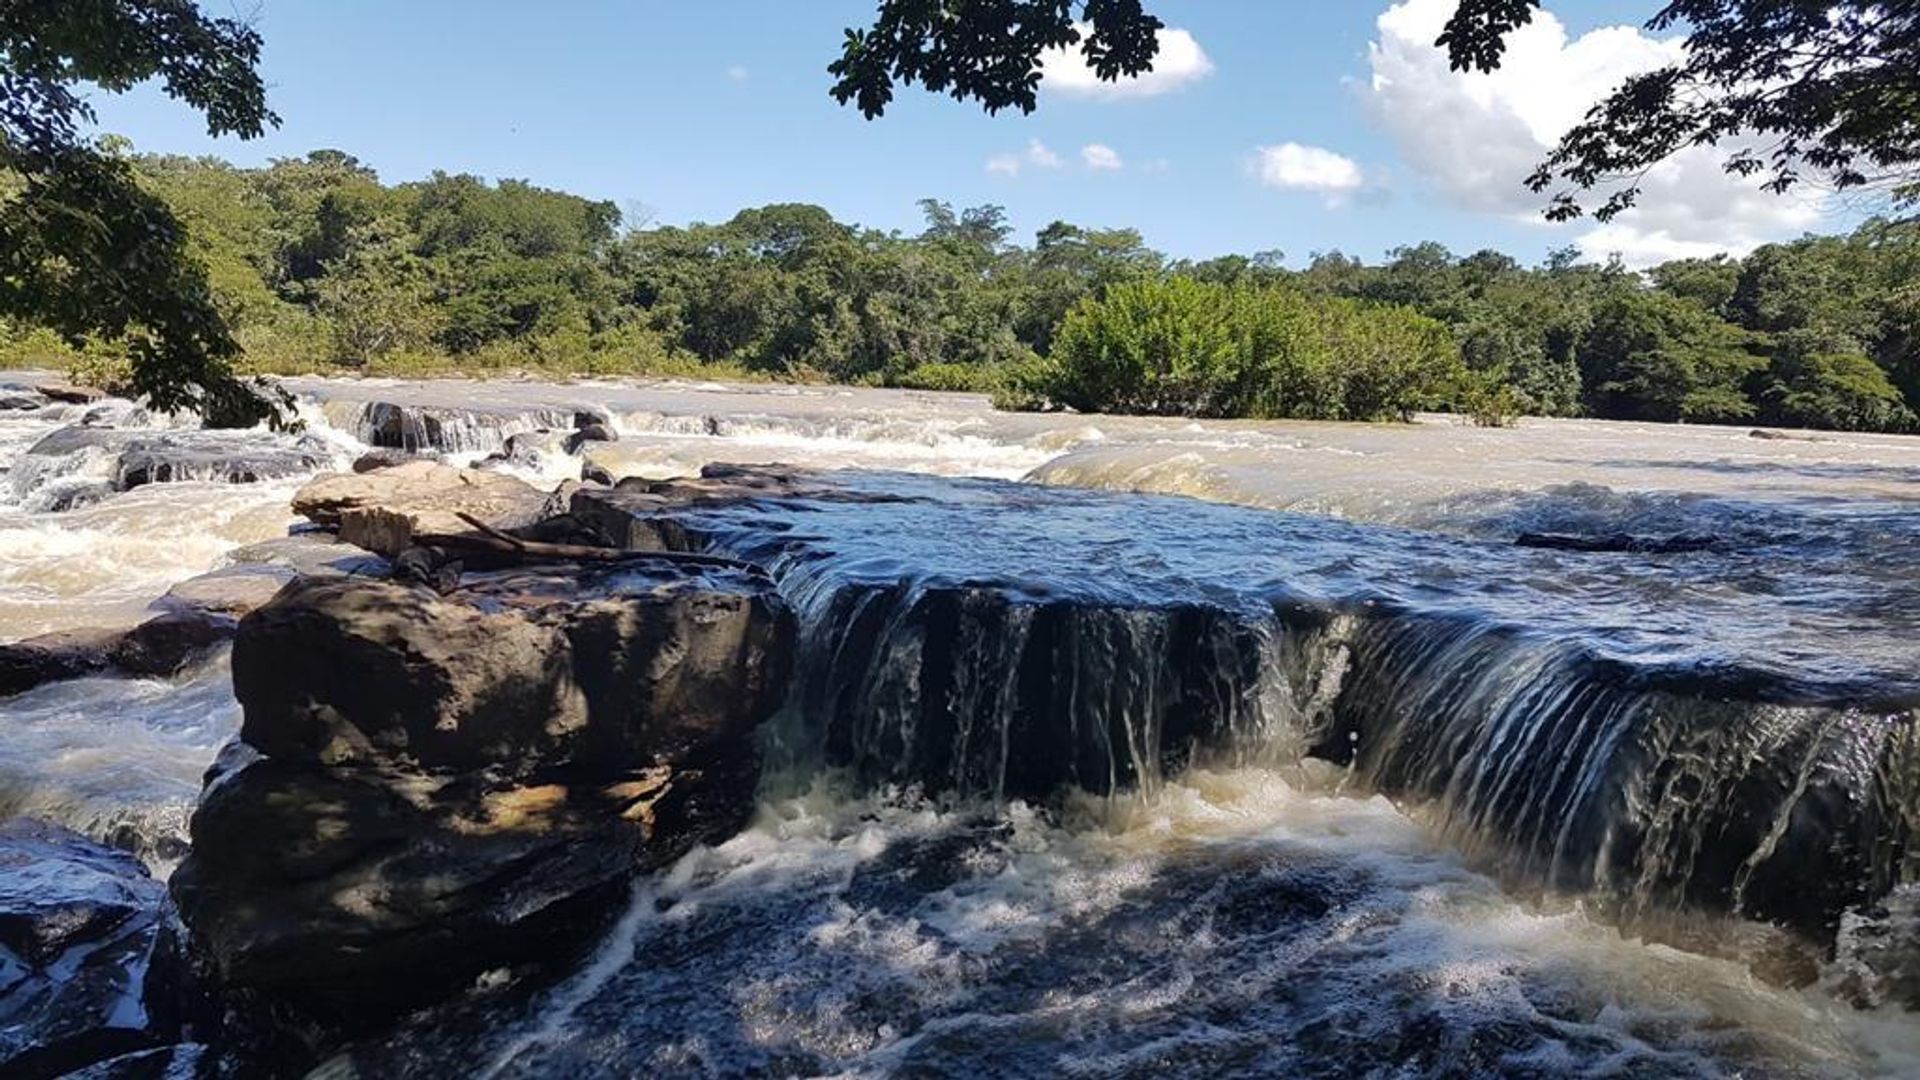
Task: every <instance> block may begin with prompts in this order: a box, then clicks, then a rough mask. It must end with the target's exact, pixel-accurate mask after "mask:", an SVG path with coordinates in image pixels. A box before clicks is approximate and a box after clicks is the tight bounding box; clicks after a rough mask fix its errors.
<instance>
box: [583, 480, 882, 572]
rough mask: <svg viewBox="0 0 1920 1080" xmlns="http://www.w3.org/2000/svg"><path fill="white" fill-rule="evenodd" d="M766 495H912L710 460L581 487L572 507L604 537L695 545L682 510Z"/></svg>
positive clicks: (673, 547) (674, 547)
mask: <svg viewBox="0 0 1920 1080" xmlns="http://www.w3.org/2000/svg"><path fill="white" fill-rule="evenodd" d="M762 499H818V500H821V501H824V502H900V501H908V500H905V499H902V498H900V497H898V496H893V495H889V494H887V493H885V492H879V491H860V492H855V491H852V490H849V489H848V488H846V487H845V486H843V485H839V484H835V483H833V482H832V481H830V480H827V479H823V477H822V475H821V474H819V473H817V472H815V471H813V470H809V469H799V468H790V467H787V466H782V465H759V466H738V465H708V466H706V467H705V468H703V469H701V470H700V475H699V476H697V477H678V478H673V479H667V480H649V479H646V478H644V477H637V476H629V477H626V478H625V479H622V480H620V481H619V482H618V483H616V484H615V485H614V486H613V487H612V489H610V490H609V489H601V488H587V489H582V490H581V491H580V492H579V493H577V494H576V495H575V496H574V497H573V501H572V503H571V507H570V510H571V513H572V515H573V517H574V518H575V519H576V520H577V521H579V522H580V524H581V525H582V526H583V527H585V528H587V529H589V530H591V531H592V532H594V533H595V534H596V535H598V536H599V537H600V538H601V539H602V540H603V541H604V542H605V543H608V544H611V545H612V546H614V547H622V548H627V549H630V550H633V551H693V550H698V548H699V546H700V543H699V541H697V540H695V539H693V538H692V537H691V535H690V534H689V532H688V530H687V529H686V527H685V522H684V520H683V518H682V516H681V511H685V510H688V509H695V508H699V507H706V506H721V505H736V504H747V503H752V502H754V501H756V500H762Z"/></svg>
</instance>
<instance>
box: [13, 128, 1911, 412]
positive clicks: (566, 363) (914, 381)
mask: <svg viewBox="0 0 1920 1080" xmlns="http://www.w3.org/2000/svg"><path fill="white" fill-rule="evenodd" d="M121 152H122V153H123V154H124V148H121ZM127 161H128V163H129V164H130V166H131V168H132V170H133V172H134V174H135V175H136V176H137V177H138V178H139V182H140V183H141V184H142V185H143V186H144V187H145V188H146V189H147V190H148V191H150V192H151V193H153V194H154V195H156V196H158V197H159V198H160V199H162V200H164V202H165V203H166V204H167V205H168V206H169V207H170V208H171V209H172V211H173V212H174V214H175V215H177V217H178V218H179V219H180V220H181V221H182V222H183V223H184V224H185V226H186V241H187V246H188V248H189V250H190V251H191V252H192V253H193V255H194V256H195V257H196V258H197V259H198V260H199V261H200V262H201V263H203V264H204V265H205V267H206V271H207V281H208V286H209V289H210V292H211V296H212V300H213V303H214V306H215V307H216V309H217V310H218V311H219V313H220V314H221V316H222V317H223V318H224V319H225V320H226V322H227V324H228V325H229V326H230V327H231V328H232V330H233V335H234V338H235V340H236V341H237V342H238V344H239V346H240V349H241V356H240V358H239V366H240V368H241V370H243V371H250V372H280V373H285V372H295V371H337V372H351V371H366V372H377V373H391V374H422V373H427V372H430V371H433V370H450V369H461V370H466V371H470V372H473V371H485V370H507V369H539V370H546V371H574V372H581V373H634V374H655V373H678V374H687V373H711V374H716V375H757V376H766V377H776V378H796V379H827V380H833V381H839V382H850V383H868V384H884V385H896V386H918V387H924V388H929V389H972V390H985V391H993V392H996V393H997V395H998V398H999V400H1000V401H1001V402H1002V403H1003V404H1008V405H1016V406H1021V407H1036V408H1044V407H1055V406H1070V407H1074V408H1079V409H1085V410H1105V411H1136V412H1160V413H1172V414H1181V415H1199V416H1268V417H1283V416H1310V417H1320V418H1335V419H1378V418H1385V417H1392V416H1397V415H1403V414H1405V413H1407V412H1410V411H1412V410H1415V409H1442V410H1451V411H1459V412H1471V413H1474V414H1476V415H1477V416H1481V417H1483V418H1489V419H1493V420H1498V419H1500V418H1501V417H1503V416H1505V415H1508V414H1530V415H1549V416H1576V415H1588V416H1597V417H1604V418H1618V419H1641V420H1667V421H1696V422H1733V421H1757V422H1764V423H1770V424H1781V425H1793V426H1806V427H1818V428H1839V429H1860V430H1886V431H1904V430H1912V429H1914V428H1915V426H1916V415H1917V414H1920V221H1915V220H1911V219H1910V220H1905V221H1887V220H1880V219H1876V220H1873V221H1869V222H1867V223H1866V224H1864V225H1862V226H1861V227H1860V228H1858V229H1856V230H1855V231H1854V232H1852V233H1851V234H1848V235H1845V236H1808V237H1805V238H1802V239H1800V240H1795V241H1791V242H1788V243H1781V244H1770V245H1766V246H1764V247H1762V248H1759V249H1757V250H1756V251H1754V252H1753V253H1752V254H1750V255H1748V256H1747V257H1745V258H1743V259H1732V258H1726V257H1720V258H1713V259H1682V260H1676V261H1673V262H1669V263H1665V264H1662V265H1660V266H1657V267H1654V268H1652V269H1650V270H1648V271H1646V272H1644V273H1636V272H1633V271H1630V270H1628V269H1626V268H1625V267H1624V266H1622V265H1620V264H1619V263H1618V262H1617V261H1615V262H1610V263H1606V264H1598V263H1593V262H1590V261H1583V260H1582V259H1581V258H1580V257H1579V256H1578V254H1577V253H1576V252H1574V251H1573V250H1571V249H1568V250H1562V251H1558V252H1555V253H1553V254H1552V255H1550V256H1549V257H1548V258H1547V259H1546V260H1545V261H1544V262H1543V263H1542V264H1541V265H1539V266H1536V267H1525V266H1522V265H1521V264H1519V263H1518V262H1517V261H1516V260H1514V259H1513V258H1511V257H1509V256H1507V255H1504V254H1501V253H1499V252H1496V251H1490V250H1488V251H1480V252H1475V253H1472V254H1469V255H1465V256H1459V255H1455V254H1454V253H1452V252H1450V251H1448V250H1447V249H1446V248H1445V247H1443V246H1441V245H1439V244H1435V243H1430V242H1429V243H1421V244H1415V245H1411V246H1407V247H1400V248H1395V249H1393V250H1392V251H1390V252H1388V253H1387V255H1386V258H1385V259H1384V260H1383V261H1381V262H1378V263H1366V262H1363V261H1361V260H1359V259H1356V258H1353V257H1351V256H1348V255H1345V254H1342V253H1340V252H1338V251H1334V252H1327V253H1316V254H1315V255H1314V256H1313V257H1312V259H1311V261H1310V263H1309V265H1308V266H1306V267H1305V268H1304V269H1299V270H1292V269H1288V268H1287V267H1286V266H1285V265H1284V264H1283V261H1282V257H1281V255H1280V254H1279V253H1277V252H1264V253H1256V254H1252V255H1225V256H1221V257H1219V258H1214V259H1207V260H1199V261H1195V260H1176V259H1170V258H1168V257H1167V256H1165V255H1163V254H1162V253H1160V252H1157V251H1154V250H1153V249H1151V248H1149V247H1148V246H1147V245H1146V244H1145V243H1144V242H1143V241H1142V239H1141V236H1140V234H1139V232H1138V231H1136V230H1134V229H1129V228H1089V227H1085V226H1080V225H1074V224H1069V223H1066V222H1055V223H1053V224H1050V225H1048V226H1047V227H1046V228H1043V229H1041V230H1039V232H1038V233H1037V234H1036V235H1035V237H1034V240H1033V242H1032V244H1030V245H1021V244H1018V243H1015V242H1014V239H1013V233H1012V229H1011V227H1010V226H1009V225H1008V224H1007V222H1006V218H1005V214H1004V211H1003V210H1002V209H1001V208H1000V207H997V206H980V207H972V208H965V209H955V208H953V207H952V206H950V205H949V204H947V203H944V202H940V201H937V200H932V199H928V200H922V201H921V203H920V206H921V210H922V212H923V215H924V218H925V224H924V227H923V228H922V230H921V231H920V232H918V233H914V234H903V233H900V232H882V231H879V230H874V229H867V228H862V227H859V226H857V225H853V224H848V223H843V222H840V221H837V220H835V219H834V218H833V217H832V215H831V214H829V213H828V212H827V211H826V210H824V209H822V208H820V207H817V206H811V205H805V204H774V205H769V206H764V207H757V208H753V209H747V210H743V211H741V212H740V213H738V214H736V215H735V216H734V217H733V218H732V219H731V220H729V221H727V222H725V223H721V224H694V225H689V226H685V227H658V228H647V229H627V228H623V222H622V218H621V214H620V212H619V211H618V209H617V208H616V207H614V206H613V205H612V204H610V203H607V202H602V201H596V200H591V199H586V198H582V197H579V196H576V195H571V194H568V193H565V192H559V191H553V190H549V189H545V188H541V187H537V186H535V185H532V184H529V183H526V182H524V181H517V180H503V181H500V182H498V183H490V182H487V181H485V180H482V179H480V178H477V177H473V176H468V175H451V174H446V173H439V172H436V173H435V174H433V175H432V176H430V177H428V178H427V179H425V180H421V181H417V182H410V183H402V184H395V185H388V184H384V183H382V182H381V181H380V179H379V178H378V176H377V175H376V174H375V173H374V172H373V171H372V170H371V169H368V168H367V167H365V166H364V165H362V164H361V163H360V162H358V161H357V160H356V159H354V158H353V157H352V156H350V155H348V154H344V153H341V152H339V151H333V150H322V151H316V152H314V153H312V154H309V155H307V156H306V157H304V158H292V159H281V160H277V161H275V162H273V163H272V164H270V165H269V166H267V167H264V168H240V167H237V166H234V165H231V164H229V163H227V162H224V161H220V160H218V159H213V158H184V157H171V156H154V155H136V156H128V157H127ZM124 359H125V350H124V348H123V346H122V344H121V343H119V342H116V341H115V340H112V339H100V340H90V341H88V342H87V343H86V344H85V345H84V346H83V347H82V348H81V349H80V350H79V351H78V353H75V352H73V351H72V349H71V348H70V346H67V345H65V344H63V343H62V342H61V340H60V338H59V337H58V336H57V335H54V334H52V333H51V332H49V331H48V330H47V329H45V328H41V327H35V326H32V325H28V324H24V323H20V322H13V323H0V361H4V362H10V363H22V362H34V361H39V362H46V361H48V360H54V361H60V362H71V363H77V364H79V365H81V366H82V367H83V368H84V369H85V371H84V373H85V374H87V375H89V376H90V377H93V378H95V379H100V380H111V379H112V378H113V377H114V373H115V371H116V369H117V368H119V367H120V366H121V365H122V364H123V362H124Z"/></svg>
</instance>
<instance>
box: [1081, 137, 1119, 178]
mask: <svg viewBox="0 0 1920 1080" xmlns="http://www.w3.org/2000/svg"><path fill="white" fill-rule="evenodd" d="M1080 163H1081V164H1082V165H1085V166H1086V167H1087V168H1089V169H1094V170H1096V171H1098V170H1109V171H1110V170H1115V169H1119V168H1121V167H1122V166H1123V165H1124V164H1125V163H1124V162H1122V161H1121V160H1120V152H1119V151H1117V150H1115V149H1114V148H1113V147H1111V146H1108V145H1106V144H1104V143H1088V144H1087V145H1085V146H1083V147H1081V148H1080Z"/></svg>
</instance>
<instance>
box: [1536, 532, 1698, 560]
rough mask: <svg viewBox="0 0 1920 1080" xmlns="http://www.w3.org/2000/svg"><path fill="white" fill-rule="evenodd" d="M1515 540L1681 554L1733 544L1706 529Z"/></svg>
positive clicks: (1547, 535) (1549, 535)
mask: <svg viewBox="0 0 1920 1080" xmlns="http://www.w3.org/2000/svg"><path fill="white" fill-rule="evenodd" d="M1513 542H1514V544H1515V545H1517V546H1519V547H1526V548H1545V549H1547V550H1550V551H1586V552H1612V553H1620V554H1627V555H1679V554H1684V553H1687V552H1693V551H1725V550H1727V549H1728V548H1729V547H1730V546H1731V544H1730V542H1729V541H1728V540H1727V539H1726V538H1725V537H1720V536H1711V535H1707V534H1705V533H1674V534H1672V535H1668V536H1638V535H1635V534H1633V533H1607V534H1605V535H1603V536H1580V535H1575V534H1571V533H1531V532H1529V533H1521V534H1520V535H1519V536H1518V537H1516V538H1514V541H1513Z"/></svg>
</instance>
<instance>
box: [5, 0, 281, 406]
mask: <svg viewBox="0 0 1920 1080" xmlns="http://www.w3.org/2000/svg"><path fill="white" fill-rule="evenodd" d="M259 55H260V38H259V36H258V35H257V34H255V33H254V32H253V31H252V30H251V29H249V28H247V27H246V26H243V25H241V24H240V23H238V22H235V21H233V20H230V19H212V18H208V17H206V16H205V15H203V14H201V13H200V11H199V9H198V8H197V7H196V6H195V5H194V4H193V3H192V2H191V0H62V2H61V3H57V4H56V3H38V2H24V0H14V2H6V3H0V315H4V316H7V317H11V318H16V319H21V320H25V321H30V322H33V323H34V324H36V325H38V326H42V327H46V328H49V329H52V330H54V331H56V332H57V333H59V334H60V335H62V336H63V337H65V338H66V339H67V340H68V341H69V342H70V343H71V344H73V345H74V346H75V347H79V346H81V345H82V344H83V343H84V342H85V341H87V340H88V339H96V338H104V339H116V340H117V341H118V344H119V348H120V349H121V350H123V352H124V355H125V356H126V357H127V360H128V364H129V372H130V374H129V376H128V377H129V380H130V382H131V384H132V386H133V388H135V389H137V390H138V391H140V392H142V393H144V394H146V395H147V396H148V397H149V398H150V400H151V402H152V404H153V405H154V407H156V408H159V409H162V410H167V411H173V410H177V409H182V408H193V409H196V410H198V411H199V412H200V413H201V414H202V415H203V416H205V417H206V419H207V421H208V422H209V423H213V424H222V425H226V424H232V425H244V424H252V423H255V422H257V421H258V420H260V419H263V418H269V417H272V418H276V419H277V418H279V417H280V416H281V415H282V414H280V413H278V412H276V410H275V403H274V402H273V401H272V400H270V399H269V398H267V397H265V396H262V394H261V393H260V392H259V391H258V388H255V387H249V386H247V385H246V384H244V383H242V382H241V381H240V380H239V379H237V378H236V377H235V374H234V371H233V359H234V357H235V355H236V354H237V352H238V351H239V350H238V346H237V344H236V343H235V342H234V340H233V337H232V335H231V334H230V333H229V331H228V327H227V324H226V320H225V318H224V317H223V314H224V313H223V312H222V310H221V308H220V306H219V305H218V304H217V303H216V301H215V296H214V293H213V288H212V286H211V285H210V284H209V280H208V273H207V270H206V269H205V268H204V267H203V266H202V265H201V263H200V262H199V261H198V260H196V259H195V258H194V257H193V252H192V249H191V246H190V245H189V242H188V239H187V232H186V229H185V228H184V227H183V225H182V224H181V222H180V220H179V219H178V218H177V217H175V215H174V213H173V211H172V209H171V208H170V207H169V205H168V204H167V203H166V202H165V201H163V200H162V199H160V198H158V197H156V196H155V195H153V194H152V193H150V192H148V191H146V190H144V189H143V188H142V187H141V186H140V185H139V184H138V183H137V181H136V178H135V175H134V172H133V170H132V168H131V167H130V166H129V165H128V163H127V162H126V161H124V160H122V159H121V158H120V157H119V156H117V155H116V154H115V153H114V152H113V147H112V146H110V145H108V146H102V145H96V144H93V143H89V142H87V141H85V140H83V139H82V137H81V135H80V130H81V128H82V127H84V126H85V125H87V124H90V123H91V122H92V121H93V116H94V114H93V109H92V107H91V106H90V105H89V104H88V102H87V99H86V97H85V88H86V87H89V86H91V87H97V88H99V89H102V90H105V91H107V92H110V93H119V92H122V91H125V90H127V89H129V88H131V87H132V86H134V85H136V84H138V83H141V82H144V81H146V80H148V79H153V78H158V79H159V80H160V81H161V84H162V86H163V87H164V88H165V90H166V92H167V93H168V94H169V95H171V96H173V97H175V98H177V99H179V100H181V101H184V102H186V103H187V104H188V105H190V106H192V107H193V108H195V109H197V110H199V111H200V112H201V113H203V114H205V116H206V119H207V128H208V131H209V132H210V133H211V134H215V135H220V134H235V135H239V136H241V137H242V138H248V137H252V136H256V135H259V134H260V133H261V132H262V130H263V129H264V128H265V127H266V126H267V125H269V124H271V123H274V122H275V119H274V117H273V114H272V113H270V112H268V111H267V108H266V95H265V89H264V87H263V86H262V84H261V81H260V78H259V75H258V74H257V73H256V72H255V70H254V69H255V65H256V64H257V63H258V61H259Z"/></svg>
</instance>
